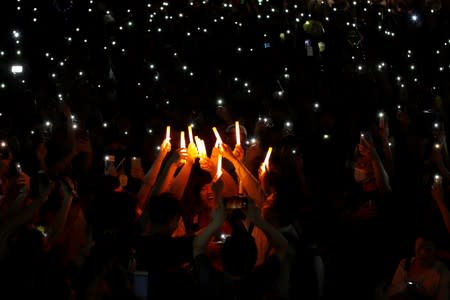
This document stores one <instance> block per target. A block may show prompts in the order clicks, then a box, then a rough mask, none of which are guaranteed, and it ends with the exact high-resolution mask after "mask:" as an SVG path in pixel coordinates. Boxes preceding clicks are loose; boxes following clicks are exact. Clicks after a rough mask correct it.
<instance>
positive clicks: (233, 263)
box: [222, 220, 257, 279]
mask: <svg viewBox="0 0 450 300" xmlns="http://www.w3.org/2000/svg"><path fill="white" fill-rule="evenodd" d="M230 225H231V228H232V232H231V235H230V236H229V237H227V239H226V240H225V242H224V244H223V246H222V266H223V270H224V272H225V273H227V274H228V275H230V276H231V277H232V278H233V279H240V278H242V277H245V276H246V275H248V274H250V273H251V272H252V270H253V268H254V266H255V263H256V257H257V248H256V243H255V240H254V238H253V237H252V235H251V234H250V233H249V232H248V231H247V229H246V228H245V226H244V224H243V223H242V221H240V220H231V221H230Z"/></svg>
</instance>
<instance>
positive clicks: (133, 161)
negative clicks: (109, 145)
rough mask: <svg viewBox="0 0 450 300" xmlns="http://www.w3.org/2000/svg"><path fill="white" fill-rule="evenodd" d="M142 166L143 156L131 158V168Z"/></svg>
mask: <svg viewBox="0 0 450 300" xmlns="http://www.w3.org/2000/svg"><path fill="white" fill-rule="evenodd" d="M141 167H142V165H141V158H140V157H136V156H133V157H132V158H131V168H132V169H133V168H141Z"/></svg>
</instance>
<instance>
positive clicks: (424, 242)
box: [414, 234, 436, 262]
mask: <svg viewBox="0 0 450 300" xmlns="http://www.w3.org/2000/svg"><path fill="white" fill-rule="evenodd" d="M414 252H415V255H416V258H417V259H419V260H421V261H423V262H432V261H433V260H434V259H435V258H436V256H435V255H436V246H435V244H434V241H433V239H432V238H431V237H430V236H428V235H425V234H422V235H420V236H419V237H418V238H417V239H416V243H415V245H414Z"/></svg>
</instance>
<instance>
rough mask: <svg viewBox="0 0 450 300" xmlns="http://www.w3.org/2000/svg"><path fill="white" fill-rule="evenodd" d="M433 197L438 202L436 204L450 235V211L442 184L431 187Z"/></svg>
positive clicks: (436, 183) (438, 183) (437, 183)
mask: <svg viewBox="0 0 450 300" xmlns="http://www.w3.org/2000/svg"><path fill="white" fill-rule="evenodd" d="M431 196H432V197H433V199H434V201H436V204H437V206H438V207H439V211H440V213H441V216H442V219H443V221H444V224H445V228H446V229H447V232H448V233H450V213H449V211H448V208H447V205H446V204H445V200H444V191H443V189H442V183H440V182H435V183H434V184H433V186H432V187H431Z"/></svg>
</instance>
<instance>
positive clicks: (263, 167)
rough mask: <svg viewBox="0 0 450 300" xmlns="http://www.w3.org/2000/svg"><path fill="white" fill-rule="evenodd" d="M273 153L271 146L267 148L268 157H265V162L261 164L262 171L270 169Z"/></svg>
mask: <svg viewBox="0 0 450 300" xmlns="http://www.w3.org/2000/svg"><path fill="white" fill-rule="evenodd" d="M271 154H272V147H269V149H268V150H267V154H266V158H265V159H264V162H263V163H262V164H261V172H262V173H265V172H266V171H268V170H269V160H270V155H271Z"/></svg>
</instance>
